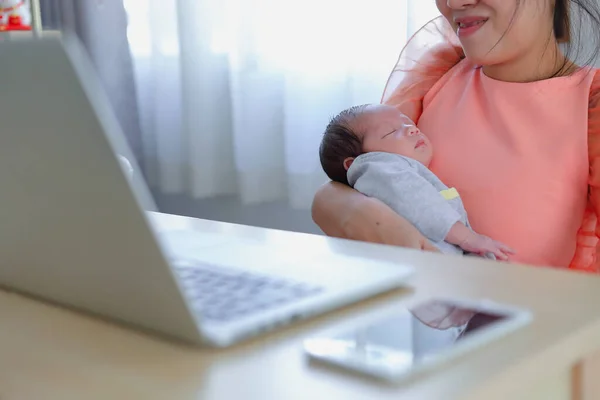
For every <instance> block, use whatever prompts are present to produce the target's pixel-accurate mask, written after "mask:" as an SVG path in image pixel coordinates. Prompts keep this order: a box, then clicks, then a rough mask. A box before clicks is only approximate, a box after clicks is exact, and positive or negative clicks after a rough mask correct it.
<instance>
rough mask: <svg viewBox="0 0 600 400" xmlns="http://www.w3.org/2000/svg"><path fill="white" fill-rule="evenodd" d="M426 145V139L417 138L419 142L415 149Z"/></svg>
mask: <svg viewBox="0 0 600 400" xmlns="http://www.w3.org/2000/svg"><path fill="white" fill-rule="evenodd" d="M423 146H425V141H424V140H423V139H419V140H417V144H416V145H415V149H418V148H419V147H423Z"/></svg>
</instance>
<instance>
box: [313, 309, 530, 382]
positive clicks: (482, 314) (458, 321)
mask: <svg viewBox="0 0 600 400" xmlns="http://www.w3.org/2000/svg"><path fill="white" fill-rule="evenodd" d="M531 319H532V315H531V313H530V312H529V311H527V310H524V309H521V308H517V307H513V306H509V305H506V304H498V303H494V302H491V301H487V300H461V299H441V298H438V299H431V300H428V301H425V302H422V303H418V304H417V305H416V306H413V307H407V308H403V309H401V310H397V309H396V310H392V311H386V312H385V313H384V314H383V315H378V316H376V317H373V318H370V319H369V320H368V321H361V322H354V323H353V324H352V326H348V327H345V328H343V329H342V328H338V329H337V330H333V331H329V332H324V333H323V334H320V335H316V336H314V337H310V338H308V339H307V340H305V341H304V350H305V352H306V353H307V354H308V356H309V357H310V358H311V359H315V360H318V361H322V362H326V363H329V364H333V365H336V366H339V367H342V368H346V369H350V370H353V371H357V372H360V373H364V374H367V375H370V376H373V377H376V378H381V379H385V380H388V381H399V380H403V379H406V378H408V377H411V376H413V375H415V374H417V373H420V372H424V371H426V370H429V369H432V368H435V367H438V366H439V365H441V364H442V363H445V362H447V361H449V360H452V359H454V358H455V357H457V356H459V355H461V354H464V353H465V352H468V351H472V350H475V349H477V348H478V347H481V346H484V345H485V344H487V343H489V342H491V341H494V340H498V339H500V338H502V336H504V335H507V334H509V333H511V332H513V331H515V330H518V329H520V328H522V327H524V326H526V325H527V324H529V323H530V321H531Z"/></svg>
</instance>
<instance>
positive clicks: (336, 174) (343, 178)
mask: <svg viewBox="0 0 600 400" xmlns="http://www.w3.org/2000/svg"><path fill="white" fill-rule="evenodd" d="M365 108H366V105H360V106H354V107H351V108H348V109H346V110H344V111H342V112H341V113H339V114H338V115H336V116H335V117H333V118H332V119H331V121H330V122H329V124H328V125H327V128H325V132H324V134H323V139H322V140H321V145H320V146H319V158H320V160H321V166H322V167H323V171H325V173H326V174H327V176H328V177H329V179H331V180H332V181H334V182H340V183H344V184H346V185H348V178H347V175H346V168H344V160H345V159H346V158H348V157H353V158H356V157H358V156H360V155H361V154H362V153H363V151H362V136H363V135H362V134H361V133H360V132H358V131H357V130H356V127H353V126H352V122H353V121H354V120H355V119H356V118H357V117H358V116H359V115H360V114H361V113H362V112H363V111H364V110H365Z"/></svg>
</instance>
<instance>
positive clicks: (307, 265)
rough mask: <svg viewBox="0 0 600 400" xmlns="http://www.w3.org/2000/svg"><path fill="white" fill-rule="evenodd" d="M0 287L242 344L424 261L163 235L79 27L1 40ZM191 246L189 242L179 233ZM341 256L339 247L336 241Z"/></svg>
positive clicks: (393, 282) (181, 334) (396, 281)
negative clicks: (76, 31)
mask: <svg viewBox="0 0 600 400" xmlns="http://www.w3.org/2000/svg"><path fill="white" fill-rule="evenodd" d="M0 59H1V60H2V70H3V71H5V75H6V78H7V79H5V80H4V81H3V84H2V93H3V94H2V96H1V97H0V129H1V130H2V134H1V135H0V140H1V142H0V188H1V189H0V205H1V206H0V221H1V222H0V285H2V287H3V288H5V289H9V290H14V291H17V292H19V293H23V294H26V295H30V296H33V297H35V298H38V299H42V300H44V301H49V302H52V303H55V304H58V305H62V306H66V307H68V308H72V309H75V310H79V311H83V312H85V313H89V314H93V315H96V316H101V317H104V318H105V319H108V320H111V321H114V322H117V323H120V324H125V325H126V326H128V327H131V328H136V329H140V330H143V331H145V332H148V333H152V334H158V335H160V336H164V337H168V338H172V339H175V340H180V341H183V342H187V343H192V344H196V345H208V346H214V347H226V346H230V345H232V344H234V343H236V342H238V341H240V340H243V339H246V338H249V337H252V336H254V335H259V334H262V333H263V332H265V331H268V330H270V329H273V328H276V327H279V326H281V325H284V324H288V323H291V322H292V321H295V320H298V319H303V318H307V317H309V316H312V315H316V314H320V313H324V312H326V311H328V310H333V309H335V308H339V307H342V306H344V305H348V304H350V303H353V302H357V301H359V300H361V299H365V298H367V297H370V296H374V295H376V294H380V293H382V292H385V291H388V290H391V289H394V288H397V287H399V286H402V285H404V284H406V282H407V279H408V278H409V277H410V276H411V274H412V272H413V268H412V267H411V266H408V265H403V264H401V263H385V262H380V261H374V260H368V259H362V258H357V257H349V256H343V255H339V256H333V255H331V256H328V257H327V258H326V259H325V258H322V257H319V256H317V255H315V256H314V257H312V258H311V257H310V256H309V254H307V252H306V251H304V250H301V249H296V248H295V247H294V246H293V244H289V245H284V246H283V247H277V248H273V247H268V246H266V245H264V244H261V243H263V242H260V241H251V240H250V239H241V238H236V237H234V236H233V235H227V232H226V231H224V232H222V233H220V234H216V233H215V234H211V233H209V232H206V233H203V232H195V233H194V232H193V231H192V230H186V229H185V228H184V229H179V230H175V231H173V232H171V234H174V235H176V236H175V237H173V236H171V237H170V236H169V235H170V233H169V231H166V232H160V231H158V230H157V225H156V224H154V223H153V219H152V218H153V215H154V213H155V212H154V211H153V210H156V206H155V204H154V203H153V201H152V197H151V195H150V191H149V190H148V188H147V187H146V184H145V182H144V181H143V179H140V178H139V175H140V174H137V175H138V178H137V179H133V180H132V179H130V178H129V172H130V171H127V170H126V168H125V167H124V163H123V162H122V159H121V158H120V157H121V156H122V157H125V158H126V159H128V160H129V161H130V162H131V164H132V166H133V169H134V170H137V171H139V168H138V166H137V165H136V163H135V160H134V157H133V156H132V155H131V151H130V149H129V148H128V147H127V143H126V140H125V138H124V136H123V133H122V131H121V130H120V127H119V125H118V123H117V121H116V119H115V116H114V115H113V113H112V110H111V106H110V105H109V103H108V101H107V98H106V96H105V94H104V93H103V91H102V88H101V85H100V84H99V81H98V78H97V76H96V75H95V72H94V70H93V68H92V65H91V63H90V60H89V59H88V58H87V55H86V53H85V51H84V50H83V49H82V46H81V45H80V44H79V42H78V41H77V40H76V39H74V38H73V37H66V36H62V37H59V36H55V37H40V38H27V39H18V40H17V39H14V40H8V41H3V42H1V43H0ZM184 242H185V243H187V245H185V246H179V248H177V244H181V243H184ZM329 254H331V252H329Z"/></svg>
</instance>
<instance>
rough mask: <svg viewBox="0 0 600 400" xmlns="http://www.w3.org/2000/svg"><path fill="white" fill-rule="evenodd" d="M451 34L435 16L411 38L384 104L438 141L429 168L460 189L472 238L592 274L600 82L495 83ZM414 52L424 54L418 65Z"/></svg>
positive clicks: (577, 76)
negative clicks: (476, 236)
mask: <svg viewBox="0 0 600 400" xmlns="http://www.w3.org/2000/svg"><path fill="white" fill-rule="evenodd" d="M448 29H449V26H447V25H445V22H444V21H443V20H441V19H438V20H435V21H433V22H432V23H431V24H430V25H429V26H427V27H426V28H424V29H423V30H422V31H421V32H419V33H418V34H417V35H415V37H413V39H411V43H409V45H408V46H407V47H406V48H405V50H404V52H403V54H402V56H401V59H400V62H399V64H398V66H397V68H396V70H395V72H394V73H393V74H392V78H394V76H395V75H396V77H397V75H398V74H399V73H401V74H402V75H401V79H400V80H399V81H398V83H397V84H395V85H394V84H393V83H392V81H393V79H390V82H389V83H388V87H387V88H386V94H384V101H385V102H386V103H388V104H393V105H395V106H398V107H399V108H400V109H402V111H404V112H407V113H409V114H412V115H411V116H412V117H413V119H415V120H417V121H418V125H419V127H420V129H421V130H422V131H423V132H424V133H425V134H426V135H428V137H429V138H430V139H431V142H432V144H433V147H434V157H433V161H432V164H431V166H430V168H431V170H432V171H433V172H434V173H435V174H436V175H437V176H438V177H439V178H440V179H441V180H442V181H443V182H444V183H446V184H447V185H448V186H451V187H455V188H456V189H457V190H458V192H459V193H460V195H461V197H462V199H463V202H464V204H465V207H466V209H467V212H468V215H469V220H470V222H471V224H472V226H473V229H474V230H475V231H477V232H478V233H482V234H485V235H488V236H490V237H492V238H494V239H496V240H499V241H501V242H504V243H506V244H508V245H510V246H511V247H513V248H515V249H516V250H517V255H516V256H514V257H513V261H516V262H523V263H527V264H532V265H542V266H555V267H567V266H570V267H571V268H576V269H582V270H588V271H595V270H596V248H595V247H596V244H597V242H598V240H597V238H596V234H595V233H594V229H595V226H596V220H597V217H596V215H597V211H598V210H600V207H598V205H600V201H595V198H594V196H595V195H594V193H595V191H596V189H595V186H594V184H593V183H594V182H597V183H600V175H598V174H595V173H594V169H593V168H590V167H591V166H593V165H594V161H595V160H596V159H600V141H598V140H600V139H595V138H598V137H600V129H592V127H593V125H594V123H593V121H598V120H600V115H599V113H598V112H595V107H593V106H592V107H590V102H591V101H593V100H594V99H595V98H596V96H595V93H596V92H600V91H598V90H597V89H596V87H598V86H600V85H599V84H600V79H598V78H596V74H595V71H593V70H590V69H581V70H579V71H578V72H576V73H574V74H573V75H571V76H565V77H557V78H552V79H547V80H542V81H537V82H531V83H511V82H501V81H497V80H494V79H491V78H489V77H487V76H486V75H485V74H484V73H483V70H482V69H481V68H479V67H478V66H476V65H473V64H471V63H470V62H469V61H468V59H464V57H463V56H462V51H461V50H460V47H459V46H458V43H457V42H456V39H455V37H453V34H452V33H451V32H449V31H448ZM426 35H428V36H426ZM432 39H436V40H432ZM411 46H415V48H418V49H426V51H422V50H421V53H420V56H419V57H418V58H415V56H412V55H411V54H410V51H411ZM409 56H410V57H413V60H418V61H415V62H412V63H411V62H410V61H409ZM598 76H599V77H600V74H599V75H598ZM594 116H596V118H595V119H594ZM596 141H598V142H596ZM590 159H591V160H592V163H590ZM599 165H600V164H599ZM597 175H598V176H597ZM588 193H591V194H592V195H591V196H588ZM598 198H599V200H600V196H598Z"/></svg>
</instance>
